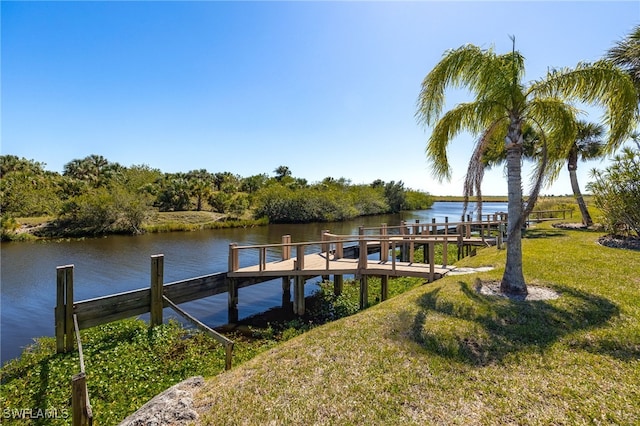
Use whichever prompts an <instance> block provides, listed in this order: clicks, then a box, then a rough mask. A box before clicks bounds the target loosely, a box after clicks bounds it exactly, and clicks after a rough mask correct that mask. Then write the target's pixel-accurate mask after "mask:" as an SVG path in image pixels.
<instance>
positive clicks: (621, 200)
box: [588, 144, 640, 235]
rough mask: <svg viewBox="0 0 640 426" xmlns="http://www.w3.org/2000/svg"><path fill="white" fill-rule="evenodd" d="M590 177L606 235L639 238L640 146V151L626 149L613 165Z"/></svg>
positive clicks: (589, 186) (593, 172) (591, 187)
mask: <svg viewBox="0 0 640 426" xmlns="http://www.w3.org/2000/svg"><path fill="white" fill-rule="evenodd" d="M591 174H592V177H593V178H595V181H594V182H591V183H590V184H589V185H588V188H589V190H590V191H591V192H592V193H593V196H594V203H595V205H596V206H597V207H598V208H599V209H600V210H602V213H603V220H604V223H603V225H604V227H605V229H606V230H607V232H609V233H611V234H620V233H631V232H635V234H636V235H640V144H639V145H638V149H632V148H630V147H625V148H624V149H623V150H622V153H621V154H620V155H617V156H616V157H615V158H614V163H613V165H612V166H610V167H609V168H607V169H606V170H604V171H600V170H593V171H592V172H591Z"/></svg>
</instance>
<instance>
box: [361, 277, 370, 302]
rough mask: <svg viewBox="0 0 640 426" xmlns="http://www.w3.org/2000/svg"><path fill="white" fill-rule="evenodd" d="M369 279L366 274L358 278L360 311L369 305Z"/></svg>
mask: <svg viewBox="0 0 640 426" xmlns="http://www.w3.org/2000/svg"><path fill="white" fill-rule="evenodd" d="M368 278H369V277H368V276H367V275H366V274H362V275H361V276H360V309H364V308H366V307H367V306H368V305H369V279H368Z"/></svg>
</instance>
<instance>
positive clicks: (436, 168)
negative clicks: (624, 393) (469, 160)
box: [426, 101, 506, 181]
mask: <svg viewBox="0 0 640 426" xmlns="http://www.w3.org/2000/svg"><path fill="white" fill-rule="evenodd" d="M505 116H506V112H505V111H504V110H503V107H502V106H501V105H499V104H496V103H495V102H490V101H484V102H469V103H462V104H459V105H458V106H456V107H455V108H453V109H451V110H449V111H448V112H447V113H446V114H444V115H443V116H442V118H440V120H438V122H437V123H436V125H435V127H434V129H433V132H432V133H431V137H430V138H429V141H428V142H427V148H426V154H427V158H428V159H429V161H430V162H431V168H432V172H433V176H434V177H435V178H436V179H438V180H440V181H442V180H443V179H450V178H451V169H450V166H449V161H448V158H447V147H448V145H449V142H450V141H451V140H452V139H454V138H455V137H456V136H457V135H458V134H459V133H460V132H462V131H465V130H466V131H469V132H470V133H472V134H478V133H481V132H482V131H483V130H484V129H486V128H488V127H489V126H490V125H492V123H493V122H495V121H499V120H501V119H502V118H505Z"/></svg>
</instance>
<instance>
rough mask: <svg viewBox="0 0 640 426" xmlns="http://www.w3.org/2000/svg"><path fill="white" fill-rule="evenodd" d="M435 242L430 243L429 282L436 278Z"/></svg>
mask: <svg viewBox="0 0 640 426" xmlns="http://www.w3.org/2000/svg"><path fill="white" fill-rule="evenodd" d="M435 251H436V250H435V243H433V242H431V243H429V282H430V283H432V282H433V280H434V279H435V265H434V262H435Z"/></svg>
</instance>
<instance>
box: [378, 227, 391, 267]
mask: <svg viewBox="0 0 640 426" xmlns="http://www.w3.org/2000/svg"><path fill="white" fill-rule="evenodd" d="M388 233H389V232H388V229H387V224H386V223H383V224H381V225H380V237H381V238H380V260H381V261H384V262H386V261H387V260H389V240H387V239H386V238H387V235H388Z"/></svg>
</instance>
